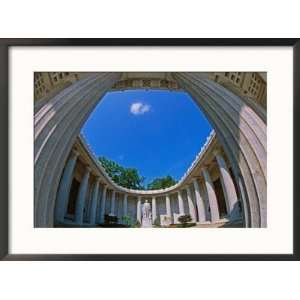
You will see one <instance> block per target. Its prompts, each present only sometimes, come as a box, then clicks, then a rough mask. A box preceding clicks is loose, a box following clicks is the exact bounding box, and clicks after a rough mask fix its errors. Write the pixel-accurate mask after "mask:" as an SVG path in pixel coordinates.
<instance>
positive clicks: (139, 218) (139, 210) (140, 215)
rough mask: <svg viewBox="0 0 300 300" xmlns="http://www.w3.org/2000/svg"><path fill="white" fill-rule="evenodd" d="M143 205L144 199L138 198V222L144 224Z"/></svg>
mask: <svg viewBox="0 0 300 300" xmlns="http://www.w3.org/2000/svg"><path fill="white" fill-rule="evenodd" d="M141 205H142V197H141V196H138V201H137V204H136V220H137V221H138V222H140V223H141V224H142V211H141Z"/></svg>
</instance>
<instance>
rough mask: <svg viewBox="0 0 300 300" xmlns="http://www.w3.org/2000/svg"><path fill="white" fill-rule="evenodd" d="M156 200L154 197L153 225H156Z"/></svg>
mask: <svg viewBox="0 0 300 300" xmlns="http://www.w3.org/2000/svg"><path fill="white" fill-rule="evenodd" d="M156 218H157V216H156V199H155V197H152V223H153V224H154V222H155V220H156Z"/></svg>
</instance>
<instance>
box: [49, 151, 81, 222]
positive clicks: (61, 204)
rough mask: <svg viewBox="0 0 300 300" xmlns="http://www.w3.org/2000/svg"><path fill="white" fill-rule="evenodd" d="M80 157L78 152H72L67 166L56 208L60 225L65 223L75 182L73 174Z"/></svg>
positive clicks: (56, 215)
mask: <svg viewBox="0 0 300 300" xmlns="http://www.w3.org/2000/svg"><path fill="white" fill-rule="evenodd" d="M78 156H79V152H78V151H72V152H71V157H70V158H69V160H68V162H67V164H66V166H65V169H64V172H63V175H62V178H61V182H60V185H59V189H58V193H57V200H56V206H55V217H56V221H57V222H59V223H62V222H64V219H65V215H66V212H67V208H68V201H69V195H70V189H71V184H72V180H73V173H74V169H75V166H76V161H77V158H78Z"/></svg>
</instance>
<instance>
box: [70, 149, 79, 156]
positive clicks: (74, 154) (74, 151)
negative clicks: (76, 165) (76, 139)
mask: <svg viewBox="0 0 300 300" xmlns="http://www.w3.org/2000/svg"><path fill="white" fill-rule="evenodd" d="M72 155H73V156H74V157H75V158H77V157H78V156H79V151H78V150H77V149H72Z"/></svg>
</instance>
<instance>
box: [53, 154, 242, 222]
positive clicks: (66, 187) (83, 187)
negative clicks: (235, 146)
mask: <svg viewBox="0 0 300 300" xmlns="http://www.w3.org/2000/svg"><path fill="white" fill-rule="evenodd" d="M79 156H80V154H79V152H78V151H77V150H72V151H71V154H70V155H69V159H68V160H67V163H66V166H65V168H64V172H63V174H62V179H61V182H60V186H59V189H58V194H57V203H56V210H55V214H56V216H55V220H56V223H57V224H61V225H63V224H65V222H66V219H65V217H66V215H67V207H68V201H69V197H70V188H71V184H72V180H73V177H74V171H75V166H76V162H77V160H78V158H79ZM214 157H215V160H216V161H217V165H218V170H219V174H220V180H221V182H222V189H223V194H224V197H225V201H226V208H227V218H228V219H229V220H235V219H238V218H240V217H241V214H240V208H239V203H238V201H239V200H238V197H237V193H236V190H235V186H234V183H233V179H232V177H231V175H230V172H229V169H228V167H227V164H226V162H225V159H224V158H223V156H222V154H221V153H220V152H217V151H214ZM198 175H199V176H198V178H200V177H202V181H204V185H203V188H200V185H199V180H198V178H196V177H194V178H192V180H191V185H190V184H184V185H182V186H181V187H179V188H177V189H176V190H174V191H169V192H168V193H164V192H163V190H161V191H157V190H156V191H153V192H152V191H147V192H146V193H143V194H142V193H141V194H138V191H136V193H135V194H130V193H126V192H124V191H122V190H116V189H115V188H114V187H112V186H109V185H107V184H105V183H101V180H100V177H99V176H97V175H95V174H93V171H92V169H91V167H90V166H85V171H84V175H83V177H82V180H81V182H80V186H79V190H78V194H77V197H76V207H75V215H74V218H73V223H74V224H77V225H82V224H84V208H86V207H87V203H86V201H87V200H88V190H89V185H90V183H89V182H90V181H92V182H93V185H92V186H91V187H90V190H91V193H90V197H89V203H88V206H89V209H88V221H85V223H87V224H90V225H96V224H101V223H103V222H104V215H105V214H106V213H107V211H109V213H108V214H109V215H112V216H115V215H116V195H117V193H118V194H119V195H120V194H121V195H122V197H121V198H122V200H121V201H122V202H123V204H122V211H121V213H120V212H119V211H118V216H127V215H128V197H133V198H135V199H136V201H135V203H136V220H131V221H133V222H136V221H138V222H140V223H141V221H142V202H143V199H145V200H146V199H147V200H150V203H151V207H152V223H153V224H154V223H157V222H158V223H161V224H162V225H168V224H171V223H177V222H178V220H177V219H178V217H179V216H181V215H186V214H189V215H190V216H191V218H192V222H195V223H206V222H211V223H216V222H218V221H219V220H220V213H219V204H218V200H217V196H216V193H215V189H214V184H213V182H212V179H211V176H210V173H209V171H208V169H207V167H205V166H203V167H202V168H201V172H200V174H198ZM91 177H93V179H94V180H90V179H91ZM100 183H101V187H100ZM108 192H110V194H111V197H110V198H108ZM184 194H185V196H186V197H184ZM172 196H173V199H174V196H175V198H176V199H175V201H177V205H176V206H177V207H178V210H176V211H172V205H171V197H172ZM158 198H159V199H160V201H161V199H163V201H164V207H165V214H159V213H158V210H157V201H158ZM204 198H206V201H205V199H204ZM108 201H110V203H109V205H108ZM185 201H186V202H187V203H186V204H187V205H184V202H185ZM107 206H109V207H107ZM208 212H209V213H208ZM157 218H158V220H157ZM162 220H164V221H162ZM118 221H119V223H122V222H123V221H122V220H118Z"/></svg>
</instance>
